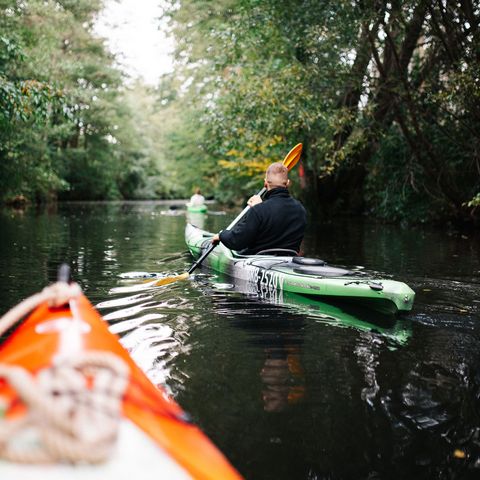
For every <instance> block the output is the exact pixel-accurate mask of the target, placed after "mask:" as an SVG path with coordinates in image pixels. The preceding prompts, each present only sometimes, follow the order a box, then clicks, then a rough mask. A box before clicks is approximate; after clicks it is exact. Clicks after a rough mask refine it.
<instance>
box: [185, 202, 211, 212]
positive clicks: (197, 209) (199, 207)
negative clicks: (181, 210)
mask: <svg viewBox="0 0 480 480" xmlns="http://www.w3.org/2000/svg"><path fill="white" fill-rule="evenodd" d="M207 210H208V208H207V206H206V205H190V204H188V203H187V211H188V212H190V213H207Z"/></svg>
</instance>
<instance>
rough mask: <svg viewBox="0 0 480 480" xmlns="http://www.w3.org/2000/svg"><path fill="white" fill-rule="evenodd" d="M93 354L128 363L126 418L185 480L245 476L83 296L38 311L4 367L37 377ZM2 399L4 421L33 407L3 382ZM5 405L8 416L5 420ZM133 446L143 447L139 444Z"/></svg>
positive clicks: (8, 351)
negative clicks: (61, 362) (60, 362)
mask: <svg viewBox="0 0 480 480" xmlns="http://www.w3.org/2000/svg"><path fill="white" fill-rule="evenodd" d="M93 351H96V352H98V351H102V352H109V353H110V354H114V355H116V356H118V357H119V358H120V359H121V360H123V362H124V363H125V364H126V365H127V368H128V372H129V374H128V382H127V385H126V389H125V393H124V394H123V396H122V398H121V408H120V410H121V416H122V417H123V418H124V419H126V420H129V423H132V424H133V425H134V426H136V427H138V429H139V430H141V431H143V432H144V433H145V434H146V435H147V437H149V438H150V439H151V440H152V441H153V442H154V444H156V446H157V447H158V448H159V449H161V450H162V451H163V452H162V455H163V454H164V453H166V454H167V455H166V457H168V458H169V460H173V462H174V463H176V464H178V465H179V466H180V469H181V470H183V472H184V474H186V475H185V476H186V477H191V478H196V479H222V480H230V479H232V480H233V479H239V478H241V477H240V475H239V474H238V472H237V471H236V470H235V469H234V468H233V467H232V466H231V465H230V463H229V462H228V461H227V460H226V458H225V457H224V456H223V454H222V453H220V451H219V450H218V449H217V448H216V447H215V446H214V445H213V443H212V442H211V441H210V440H209V439H208V438H207V437H206V436H205V435H204V434H203V433H202V432H201V431H200V429H199V428H197V427H196V426H195V425H193V424H191V423H190V422H189V421H188V418H187V415H186V414H185V412H183V410H182V409H181V408H180V407H179V406H178V405H177V404H176V403H175V402H174V401H173V400H172V399H170V398H168V397H167V395H166V393H165V392H163V391H162V390H161V389H159V388H157V387H156V386H154V385H153V384H152V383H151V382H150V380H149V379H148V378H147V377H146V375H145V374H144V373H143V372H142V371H141V370H140V368H139V367H137V365H136V364H135V363H134V361H133V360H132V358H131V357H130V355H129V354H128V352H127V351H126V350H125V349H124V348H123V347H122V346H121V344H120V342H119V340H118V337H117V336H116V335H114V334H112V333H111V332H110V331H109V330H108V325H107V323H106V322H105V321H104V320H103V319H102V318H101V316H100V315H99V314H98V313H97V311H96V310H95V309H94V308H93V307H92V305H91V304H90V302H89V301H88V300H87V298H86V297H85V296H84V295H80V296H78V297H76V298H74V299H73V300H70V302H69V304H66V305H64V306H63V307H59V308H52V307H49V306H48V305H47V304H46V303H44V304H42V305H40V306H39V307H37V308H36V309H35V310H34V311H33V312H32V313H31V314H30V315H29V316H28V317H27V319H26V320H25V321H24V322H23V323H22V324H21V325H20V326H19V327H18V328H17V329H16V330H15V331H14V333H13V334H12V335H10V337H9V338H8V339H7V340H6V341H5V342H4V344H3V345H2V347H1V348H0V364H3V365H7V366H19V367H22V368H23V369H24V370H26V371H27V372H29V373H30V374H32V375H33V377H34V378H36V377H37V375H38V374H39V372H41V371H42V370H44V369H48V368H49V367H51V366H52V365H54V364H55V362H56V361H57V363H58V359H59V358H67V357H68V356H71V355H76V354H78V353H82V352H93ZM0 401H1V405H0V422H2V421H3V422H8V421H10V420H11V419H16V418H21V417H22V416H24V415H26V413H27V408H28V407H26V406H25V404H24V403H23V402H22V401H21V400H20V399H19V396H18V395H17V392H16V391H15V390H14V389H13V387H12V386H11V384H10V383H9V382H8V381H6V380H5V379H2V378H0ZM2 405H3V415H4V416H5V417H6V418H5V419H3V420H2V418H1V417H2ZM150 443H151V442H150ZM132 448H139V447H138V444H136V445H133V446H132ZM154 449H155V448H154ZM155 451H156V450H155ZM159 454H160V452H159ZM163 456H165V455H163ZM2 463H4V464H5V462H0V472H2V469H1V468H2V465H1V464H2ZM157 475H158V477H157V478H165V477H163V476H162V474H161V472H158V471H157ZM1 476H2V477H3V475H1ZM169 478H170V477H169Z"/></svg>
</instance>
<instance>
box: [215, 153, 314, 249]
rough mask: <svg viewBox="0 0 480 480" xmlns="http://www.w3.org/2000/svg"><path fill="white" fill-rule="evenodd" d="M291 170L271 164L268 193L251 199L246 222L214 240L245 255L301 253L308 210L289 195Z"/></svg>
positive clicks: (281, 165)
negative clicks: (292, 251)
mask: <svg viewBox="0 0 480 480" xmlns="http://www.w3.org/2000/svg"><path fill="white" fill-rule="evenodd" d="M289 183H290V180H289V179H288V169H287V167H285V166H284V165H283V163H281V162H275V163H272V164H271V165H270V166H269V167H268V168H267V171H266V174H265V187H266V189H267V193H266V194H265V196H264V198H263V201H262V198H261V197H260V196H259V195H254V196H253V197H251V198H250V199H249V200H248V205H249V206H250V207H251V208H250V210H249V211H248V212H247V214H246V215H245V217H244V219H243V220H242V221H240V222H239V223H237V225H235V226H234V227H233V228H232V230H224V231H223V232H220V233H219V234H217V235H214V237H213V238H212V243H218V242H222V243H223V244H224V245H225V246H226V247H228V248H230V249H231V250H237V251H239V252H240V253H241V254H243V255H253V254H255V253H258V252H261V251H263V250H271V249H288V250H294V251H295V252H299V250H300V244H301V243H302V240H303V235H304V233H305V226H306V223H307V220H306V216H307V215H306V211H305V208H304V207H303V205H302V204H301V203H300V202H299V201H298V200H295V199H294V198H292V197H291V196H290V193H289V192H288V185H289Z"/></svg>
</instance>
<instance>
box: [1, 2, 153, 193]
mask: <svg viewBox="0 0 480 480" xmlns="http://www.w3.org/2000/svg"><path fill="white" fill-rule="evenodd" d="M101 6H102V2H101V1H99V0H81V1H40V0H32V1H29V2H15V1H4V2H2V3H1V4H0V27H1V30H0V31H1V35H0V45H1V46H2V48H0V192H1V193H0V201H1V200H3V201H8V200H9V199H12V198H15V197H17V196H23V197H26V198H27V199H29V200H31V201H41V200H48V199H52V198H55V197H56V196H57V195H60V197H61V198H65V199H113V198H122V197H124V198H133V197H136V196H137V195H138V191H139V190H140V189H141V188H142V187H143V185H144V183H145V178H146V177H147V176H148V175H149V174H152V173H153V171H149V169H150V170H152V169H151V165H150V161H149V160H147V159H145V152H144V151H143V145H142V143H141V142H140V141H139V140H138V139H139V138H141V132H140V131H139V130H138V129H137V128H136V126H135V124H134V123H133V121H132V119H133V113H132V110H131V109H130V108H128V107H127V106H125V104H124V100H125V97H124V93H123V91H122V90H123V86H122V81H123V79H122V77H121V74H120V73H119V72H118V70H116V69H115V68H114V67H113V57H112V56H111V55H110V54H109V53H108V52H107V51H106V49H105V47H104V44H103V41H102V40H101V39H98V38H95V37H94V36H93V34H92V28H91V27H92V24H93V20H94V17H95V15H96V13H97V12H98V10H99V8H100V7H101Z"/></svg>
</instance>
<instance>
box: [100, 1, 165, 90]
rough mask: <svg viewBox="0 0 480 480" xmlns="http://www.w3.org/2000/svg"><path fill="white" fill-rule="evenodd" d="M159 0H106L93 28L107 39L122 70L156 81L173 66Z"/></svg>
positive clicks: (152, 81) (149, 80)
mask: <svg viewBox="0 0 480 480" xmlns="http://www.w3.org/2000/svg"><path fill="white" fill-rule="evenodd" d="M160 3H161V0H107V1H106V2H105V8H104V10H103V11H102V12H101V14H100V15H99V18H98V20H97V22H96V25H95V32H96V33H97V34H98V35H100V36H102V37H104V38H105V39H106V40H107V45H108V47H109V48H110V50H111V51H112V52H113V53H114V54H116V57H117V60H118V63H119V65H120V66H121V68H122V70H124V71H125V72H126V73H127V74H129V75H130V76H132V77H133V78H136V77H141V78H142V79H143V80H144V81H145V82H146V83H148V84H151V85H155V84H156V83H157V80H158V78H159V77H160V76H161V75H162V74H163V73H166V72H169V71H172V70H173V59H172V51H173V40H171V39H169V38H167V36H166V34H165V32H164V31H162V30H161V29H160V25H161V23H160V20H159V17H160V16H161V14H162V9H161V7H160Z"/></svg>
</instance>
